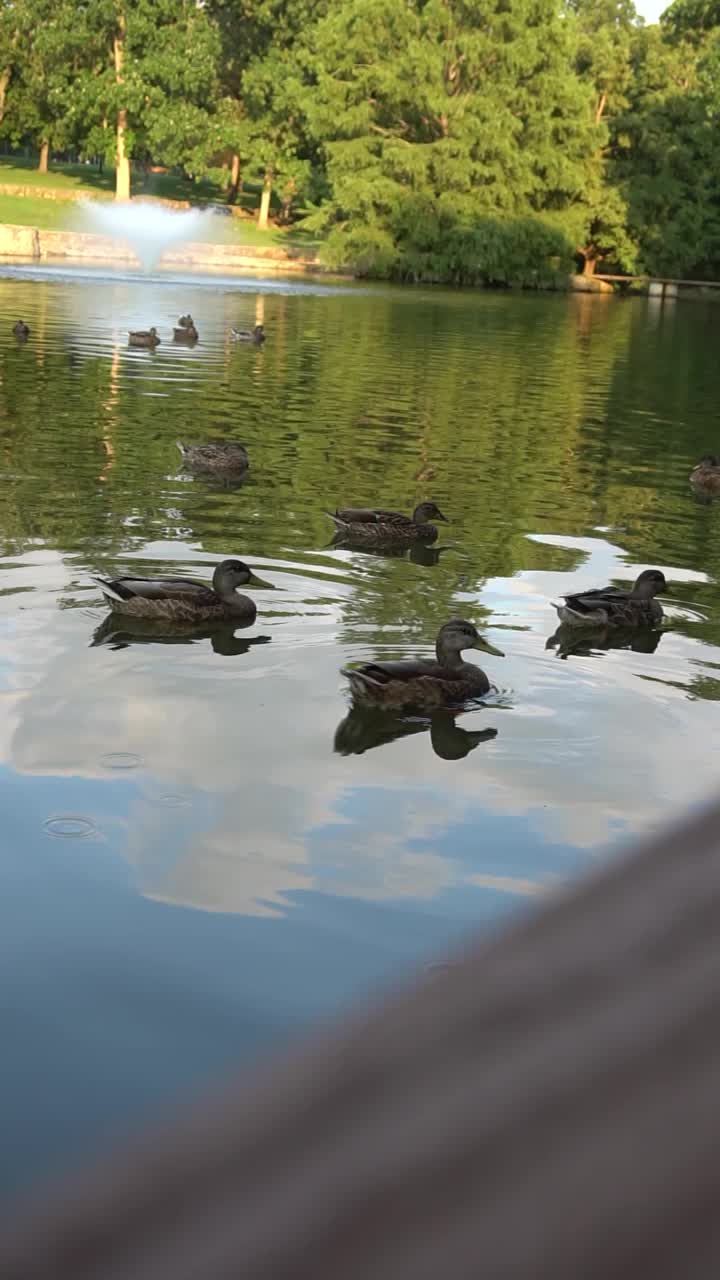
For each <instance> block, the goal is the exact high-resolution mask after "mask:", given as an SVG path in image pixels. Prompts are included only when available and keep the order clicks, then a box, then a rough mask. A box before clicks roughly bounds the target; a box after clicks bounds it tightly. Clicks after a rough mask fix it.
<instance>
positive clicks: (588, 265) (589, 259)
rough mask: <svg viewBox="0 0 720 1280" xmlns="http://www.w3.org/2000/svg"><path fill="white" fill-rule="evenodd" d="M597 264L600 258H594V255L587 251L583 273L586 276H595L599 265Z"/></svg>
mask: <svg viewBox="0 0 720 1280" xmlns="http://www.w3.org/2000/svg"><path fill="white" fill-rule="evenodd" d="M597 264H598V260H597V258H594V257H593V256H592V254H589V253H586V254H585V262H584V264H583V272H582V273H583V275H584V276H594V275H595V268H596V267H597Z"/></svg>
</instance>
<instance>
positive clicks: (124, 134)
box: [78, 0, 220, 200]
mask: <svg viewBox="0 0 720 1280" xmlns="http://www.w3.org/2000/svg"><path fill="white" fill-rule="evenodd" d="M86 12H87V25H88V30H89V33H90V38H91V41H92V59H91V66H90V67H89V69H88V71H87V72H86V73H85V75H84V76H83V77H82V78H81V80H80V82H79V85H78V87H79V90H80V100H81V102H82V106H83V108H84V110H85V111H86V113H87V118H88V120H89V121H90V122H91V127H90V129H89V130H88V134H87V139H86V146H87V147H88V149H90V150H94V151H98V152H102V153H104V154H106V155H108V156H110V155H114V160H115V167H116V192H115V194H116V198H117V199H118V200H127V199H129V197H130V159H131V157H132V156H133V155H135V156H140V155H143V154H145V155H147V154H150V155H152V156H153V157H154V158H155V159H157V160H159V161H160V162H163V161H164V162H166V163H168V164H183V166H184V167H185V168H186V169H187V170H188V171H189V172H191V173H194V172H197V171H198V169H200V170H202V169H204V168H205V167H206V166H207V165H208V164H209V163H210V158H211V155H212V152H213V149H214V148H215V147H216V146H217V145H218V142H219V141H220V133H219V130H218V129H217V128H216V123H217V122H216V120H215V111H216V107H217V70H216V69H217V64H218V61H219V53H220V46H219V38H218V33H217V29H216V27H215V25H214V23H213V22H211V20H210V18H209V17H208V15H207V14H206V13H205V10H204V8H202V7H200V6H198V5H197V3H196V0H87V10H86Z"/></svg>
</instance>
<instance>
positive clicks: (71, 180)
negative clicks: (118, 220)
mask: <svg viewBox="0 0 720 1280" xmlns="http://www.w3.org/2000/svg"><path fill="white" fill-rule="evenodd" d="M2 183H12V184H14V185H17V186H26V187H30V186H32V187H46V188H48V189H51V190H53V191H68V192H77V193H82V194H84V195H87V196H97V195H112V194H113V192H114V190H115V172H114V170H113V169H112V168H107V167H106V168H105V169H104V171H103V172H102V173H100V172H99V170H98V169H96V168H95V166H94V165H85V164H57V163H55V164H52V163H51V165H50V168H49V170H48V172H47V173H38V169H37V162H36V161H35V160H32V159H24V158H23V157H22V156H0V184H2ZM132 194H133V195H134V196H159V197H161V198H162V199H164V200H188V201H189V202H190V204H205V203H207V202H208V201H211V202H217V203H219V204H224V203H225V192H224V190H223V188H222V187H221V186H219V185H218V184H217V183H215V182H208V181H206V180H205V179H201V180H198V181H196V182H191V181H190V179H189V178H185V177H183V176H182V174H177V173H148V174H144V173H142V172H140V171H138V170H136V171H134V172H133V175H132ZM259 202H260V189H259V187H257V186H254V185H252V184H251V185H249V186H248V187H247V188H246V189H245V190H244V191H243V192H242V195H241V198H240V200H239V205H240V207H241V208H243V209H247V210H248V212H250V213H252V212H254V211H255V210H256V209H257V207H258V204H259Z"/></svg>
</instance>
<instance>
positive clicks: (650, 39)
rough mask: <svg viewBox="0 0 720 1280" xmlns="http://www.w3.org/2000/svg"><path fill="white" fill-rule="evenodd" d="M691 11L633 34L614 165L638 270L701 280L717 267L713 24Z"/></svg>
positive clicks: (718, 171) (719, 143)
mask: <svg viewBox="0 0 720 1280" xmlns="http://www.w3.org/2000/svg"><path fill="white" fill-rule="evenodd" d="M698 7H699V6H698ZM703 8H704V9H708V8H709V6H704V7H703ZM674 10H676V12H675V13H673V11H674ZM693 10H694V7H693V6H690V5H689V4H687V3H682V4H680V5H678V6H673V7H672V9H671V10H669V11H668V13H667V14H666V15H665V19H664V20H663V24H662V27H661V28H658V27H650V28H648V29H647V30H645V31H641V32H639V33H638V34H637V36H636V38H635V41H634V50H633V78H632V88H631V91H630V93H629V105H628V109H627V112H626V114H625V116H624V118H623V119H622V120H621V121H620V123H619V127H618V151H617V157H616V162H615V167H616V171H617V172H618V173H619V174H620V175H621V178H622V181H623V183H624V187H625V190H626V192H627V200H628V226H629V232H630V234H631V235H632V236H633V238H634V239H635V240H636V241H637V243H638V245H639V264H640V266H641V267H642V269H644V270H646V271H648V272H651V273H654V274H657V275H664V276H685V277H688V278H705V277H708V276H710V277H716V276H717V274H718V272H720V130H719V129H718V124H720V56H719V55H720V27H718V26H713V25H708V24H707V23H704V25H702V26H698V27H692V26H691V25H690V19H689V15H690V14H691V13H692V12H693ZM681 19H682V21H681ZM620 144H622V146H621V145H620Z"/></svg>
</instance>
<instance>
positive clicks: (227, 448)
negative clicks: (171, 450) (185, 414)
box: [175, 440, 250, 475]
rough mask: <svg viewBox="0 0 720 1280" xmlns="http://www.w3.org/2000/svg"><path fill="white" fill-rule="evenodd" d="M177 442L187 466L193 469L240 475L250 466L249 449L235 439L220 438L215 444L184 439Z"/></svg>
mask: <svg viewBox="0 0 720 1280" xmlns="http://www.w3.org/2000/svg"><path fill="white" fill-rule="evenodd" d="M175 443H176V444H177V447H178V449H179V450H180V452H181V454H182V456H183V462H184V463H185V465H186V467H190V469H191V470H193V471H224V472H232V473H233V474H234V475H240V473H241V472H242V471H247V469H248V467H249V466H250V459H249V458H248V455H247V449H246V448H245V446H244V445H242V444H236V443H235V441H234V440H226V441H222V440H220V441H217V442H216V443H215V444H183V442H182V440H176V442H175Z"/></svg>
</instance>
